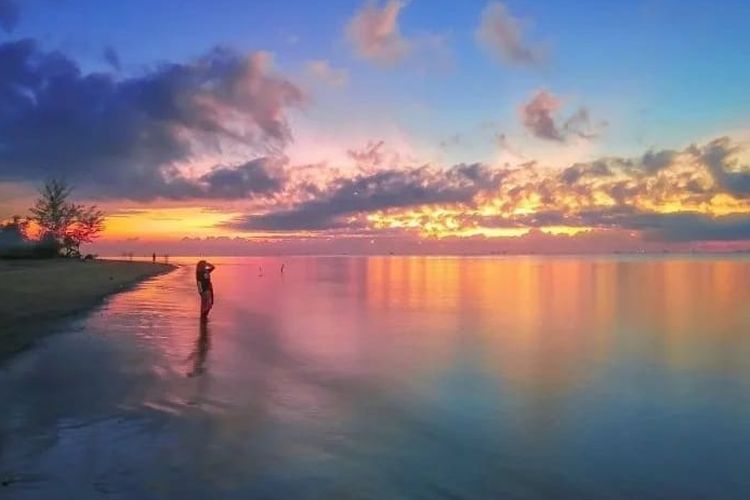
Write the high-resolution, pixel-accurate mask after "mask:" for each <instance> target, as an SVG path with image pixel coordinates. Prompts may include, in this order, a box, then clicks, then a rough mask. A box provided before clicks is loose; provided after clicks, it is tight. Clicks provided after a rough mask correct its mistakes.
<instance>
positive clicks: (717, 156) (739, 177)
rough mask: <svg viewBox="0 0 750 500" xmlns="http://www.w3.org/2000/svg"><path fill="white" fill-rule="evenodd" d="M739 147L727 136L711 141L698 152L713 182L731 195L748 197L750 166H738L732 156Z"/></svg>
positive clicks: (749, 192)
mask: <svg viewBox="0 0 750 500" xmlns="http://www.w3.org/2000/svg"><path fill="white" fill-rule="evenodd" d="M739 151H740V147H739V146H737V145H735V144H732V142H731V141H730V140H729V138H728V137H722V138H720V139H716V140H714V141H711V142H710V143H709V144H707V145H706V146H705V147H703V148H702V149H701V150H700V151H699V152H698V154H699V155H700V159H701V160H702V161H703V162H704V163H705V165H706V166H707V167H708V169H709V171H710V172H711V177H712V178H713V180H714V182H715V183H716V184H717V185H718V186H719V187H720V188H721V189H722V190H724V191H726V192H727V193H729V194H731V195H732V196H736V197H740V198H748V197H750V166H748V165H744V166H739V165H738V161H737V160H736V159H734V156H735V155H736V154H737V153H738V152H739Z"/></svg>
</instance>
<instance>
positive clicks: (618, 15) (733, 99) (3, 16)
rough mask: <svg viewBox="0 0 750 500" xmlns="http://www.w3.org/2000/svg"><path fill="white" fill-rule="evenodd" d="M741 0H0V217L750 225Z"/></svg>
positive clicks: (225, 250) (135, 240)
mask: <svg viewBox="0 0 750 500" xmlns="http://www.w3.org/2000/svg"><path fill="white" fill-rule="evenodd" d="M748 19H750V2H747V1H746V0H722V1H721V2H710V1H708V0H706V1H704V0H695V1H684V0H632V1H602V0H581V1H576V2H561V1H558V0H533V1H532V0H509V1H506V2H486V1H478V0H477V1H474V0H467V1H455V0H410V1H397V0H390V1H382V0H381V1H371V2H362V1H359V0H356V1H355V0H325V1H320V2H310V1H304V0H298V1H274V2H271V1H243V0H213V1H211V2H207V1H202V0H130V1H128V2H115V1H92V0H0V220H2V219H5V218H8V217H10V216H12V215H14V214H20V215H25V214H27V211H28V207H29V206H30V204H31V203H32V201H33V199H34V196H35V189H36V188H37V187H38V185H39V184H40V183H41V182H43V181H44V180H45V179H49V178H51V177H60V178H64V179H66V180H68V181H69V182H71V183H72V184H73V185H74V186H75V188H76V191H75V193H76V197H77V199H78V200H79V201H85V202H88V203H95V204H97V205H99V206H100V207H101V208H103V209H104V210H105V211H106V213H107V227H106V230H105V233H104V235H103V236H102V238H101V241H100V242H98V243H97V244H95V245H94V246H93V247H92V248H93V250H94V251H97V252H100V253H110V254H118V253H121V252H124V251H133V252H136V253H150V252H151V251H156V252H159V253H170V254H173V255H175V254H252V253H342V252H346V253H388V252H395V253H487V252H538V253H551V252H565V253H567V252H610V251H634V250H639V249H645V250H649V251H661V250H664V249H667V250H690V249H698V250H733V249H744V248H750V143H749V142H748V141H750V91H749V89H750V64H748V62H750V34H748V29H747V20H748Z"/></svg>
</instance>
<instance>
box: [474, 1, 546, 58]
mask: <svg viewBox="0 0 750 500" xmlns="http://www.w3.org/2000/svg"><path fill="white" fill-rule="evenodd" d="M523 29H524V26H523V23H522V22H521V21H520V20H519V19H518V18H515V17H513V16H512V15H511V14H510V12H508V9H507V8H506V6H505V5H504V4H503V3H501V2H490V3H489V4H488V5H487V7H485V9H484V10H483V11H482V15H481V18H480V21H479V27H478V28H477V29H476V32H475V37H476V40H477V42H478V43H479V44H480V45H482V46H483V47H484V48H485V49H487V50H488V51H489V52H490V53H491V54H492V55H493V56H495V57H496V58H497V59H498V60H499V61H500V62H502V63H505V64H513V65H525V66H533V65H538V64H540V63H541V62H542V61H543V60H544V53H543V51H542V50H541V49H540V48H539V47H536V46H532V45H530V44H528V43H527V42H526V40H524V33H523Z"/></svg>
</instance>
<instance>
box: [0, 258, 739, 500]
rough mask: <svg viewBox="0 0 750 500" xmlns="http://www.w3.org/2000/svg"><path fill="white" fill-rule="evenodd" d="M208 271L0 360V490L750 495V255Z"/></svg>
mask: <svg viewBox="0 0 750 500" xmlns="http://www.w3.org/2000/svg"><path fill="white" fill-rule="evenodd" d="M191 263H192V261H191ZM215 263H216V264H217V265H218V266H217V269H216V271H215V273H214V286H215V289H216V294H217V300H216V305H215V308H214V310H213V312H212V315H211V318H210V321H209V322H208V324H207V325H206V326H205V327H202V326H201V325H200V324H199V321H198V296H197V293H196V287H195V284H194V281H193V280H194V278H193V269H192V268H191V267H185V268H181V269H179V270H177V271H175V272H173V273H171V274H169V275H166V276H162V277H158V278H155V279H153V280H151V281H148V282H145V283H143V284H141V285H140V286H138V287H137V288H135V289H134V290H132V291H129V292H126V293H123V294H120V295H118V296H115V297H113V298H111V299H110V300H108V301H107V302H106V303H105V304H103V305H102V306H101V307H99V308H98V309H96V310H95V311H93V312H91V313H89V314H86V315H84V316H82V317H79V318H74V319H71V320H69V321H68V322H66V323H65V324H64V325H62V326H61V328H60V330H61V331H60V332H58V333H57V334H55V335H52V336H49V337H47V338H46V339H45V340H44V341H43V342H42V344H41V345H40V346H39V347H37V348H35V349H33V350H31V351H28V352H26V353H23V354H22V355H19V356H17V357H15V358H13V359H12V360H10V361H9V362H7V363H5V364H4V365H2V366H0V402H1V404H2V407H1V408H2V409H1V410H0V480H2V481H3V486H0V497H2V498H8V499H36V498H40V499H41V498H45V499H47V498H76V499H85V498H112V499H119V498H123V499H125V498H127V499H130V498H138V499H152V498H153V499H159V498H186V499H191V498H216V499H218V498H222V499H223V498H236V499H249V498H271V499H276V498H279V499H286V498H289V499H292V498H302V499H307V498H311V499H312V498H316V499H317V498H320V499H337V498H364V499H407V498H408V499H412V498H416V499H421V498H424V499H429V498H575V499H582V498H749V497H750V474H748V470H750V307H748V303H749V299H750V261H747V260H741V259H736V260H732V259H727V260H715V259H711V258H692V259H691V258H685V259H679V258H677V259H655V260H653V259H652V260H649V259H624V260H617V259H605V258H601V259H577V258H564V259H553V258H539V259H532V258H508V259H499V258H498V259H491V258H477V259H475V258H419V257H415V258H401V257H397V258H285V259H283V260H282V259H280V258H242V259H237V258H235V259H215ZM282 263H284V264H285V272H284V274H283V275H282V274H281V273H280V266H281V264H282Z"/></svg>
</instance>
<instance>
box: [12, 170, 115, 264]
mask: <svg viewBox="0 0 750 500" xmlns="http://www.w3.org/2000/svg"><path fill="white" fill-rule="evenodd" d="M71 193H72V188H71V187H70V186H69V185H68V184H67V183H65V182H64V181H61V180H56V179H55V180H51V181H48V182H47V183H45V184H44V186H42V188H41V189H40V190H39V198H38V199H37V200H36V202H35V203H34V206H33V207H31V209H30V210H29V212H30V215H29V216H27V217H21V216H18V215H16V216H14V217H13V218H12V219H11V220H10V221H8V222H5V223H4V224H1V225H0V258H52V257H60V256H62V257H73V258H80V256H81V244H83V243H90V242H92V241H93V240H94V239H95V238H96V237H97V236H98V235H99V233H101V231H102V230H103V229H104V212H102V211H101V210H99V209H98V208H97V207H96V206H87V205H80V204H76V203H73V202H71V201H70V195H71Z"/></svg>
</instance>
